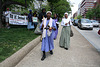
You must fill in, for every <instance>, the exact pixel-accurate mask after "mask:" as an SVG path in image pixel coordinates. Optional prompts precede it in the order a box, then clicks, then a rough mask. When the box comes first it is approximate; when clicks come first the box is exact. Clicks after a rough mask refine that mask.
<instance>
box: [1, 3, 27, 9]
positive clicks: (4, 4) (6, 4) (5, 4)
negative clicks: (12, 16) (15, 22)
mask: <svg viewBox="0 0 100 67" xmlns="http://www.w3.org/2000/svg"><path fill="white" fill-rule="evenodd" d="M11 4H17V5H21V6H24V7H26V5H25V4H22V3H20V2H16V1H6V2H4V3H3V5H2V8H3V7H5V6H9V5H11Z"/></svg>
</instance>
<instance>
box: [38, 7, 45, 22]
mask: <svg viewBox="0 0 100 67" xmlns="http://www.w3.org/2000/svg"><path fill="white" fill-rule="evenodd" d="M43 17H45V18H46V9H45V8H43V9H42V12H41V13H40V14H39V21H40V22H42V19H43Z"/></svg>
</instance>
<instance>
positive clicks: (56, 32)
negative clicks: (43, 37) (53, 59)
mask: <svg viewBox="0 0 100 67" xmlns="http://www.w3.org/2000/svg"><path fill="white" fill-rule="evenodd" d="M53 20H54V22H55V23H56V26H57V29H56V30H55V32H54V40H55V39H56V38H57V35H58V28H59V22H58V17H57V14H54V17H53Z"/></svg>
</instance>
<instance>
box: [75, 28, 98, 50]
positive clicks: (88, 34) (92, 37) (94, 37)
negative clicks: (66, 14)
mask: <svg viewBox="0 0 100 67" xmlns="http://www.w3.org/2000/svg"><path fill="white" fill-rule="evenodd" d="M74 27H75V28H76V29H77V30H78V31H79V32H80V33H81V34H82V35H83V36H84V37H85V38H86V39H87V40H88V41H89V42H90V43H91V44H92V45H93V46H94V47H95V48H96V49H97V50H98V51H99V52H100V35H98V30H99V28H98V27H94V28H93V30H88V29H85V30H80V29H79V28H78V27H77V26H74Z"/></svg>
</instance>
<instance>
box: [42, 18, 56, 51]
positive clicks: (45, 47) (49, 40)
mask: <svg viewBox="0 0 100 67" xmlns="http://www.w3.org/2000/svg"><path fill="white" fill-rule="evenodd" d="M49 21H50V20H47V22H46V25H47V24H48V23H49ZM42 24H43V22H42V23H41V25H40V29H41V28H42ZM52 27H54V28H57V27H56V24H55V22H54V20H53V21H52ZM41 31H42V30H41ZM53 49H54V30H52V33H51V35H50V36H48V35H47V30H46V37H45V38H43V39H42V45H41V51H45V52H48V51H50V50H53Z"/></svg>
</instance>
